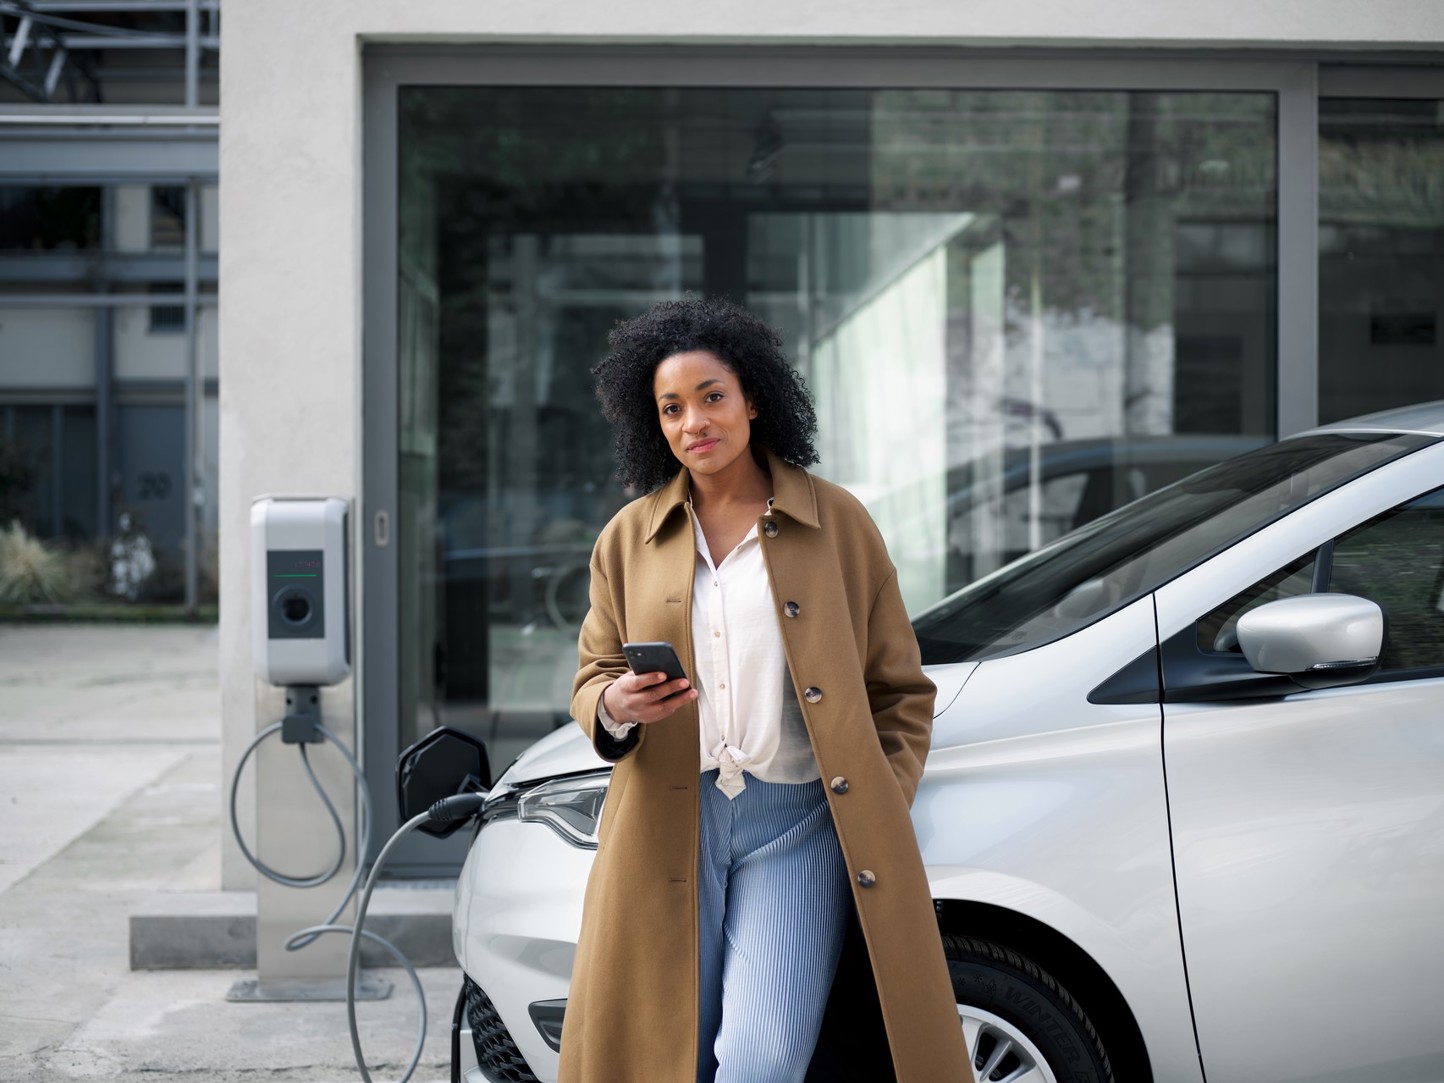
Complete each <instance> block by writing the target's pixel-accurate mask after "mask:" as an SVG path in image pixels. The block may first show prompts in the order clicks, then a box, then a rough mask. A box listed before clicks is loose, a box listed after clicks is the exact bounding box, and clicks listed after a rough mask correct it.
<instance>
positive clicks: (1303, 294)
mask: <svg viewBox="0 0 1444 1083" xmlns="http://www.w3.org/2000/svg"><path fill="white" fill-rule="evenodd" d="M1284 75H1285V77H1284V82H1283V86H1282V87H1281V89H1280V90H1279V95H1278V105H1279V112H1278V133H1279V136H1278V271H1277V273H1278V392H1277V393H1278V402H1277V420H1278V432H1277V433H1276V434H1275V435H1277V436H1279V437H1284V436H1288V435H1289V434H1290V433H1295V432H1301V431H1302V430H1304V429H1309V428H1312V427H1313V426H1315V425H1317V424H1318V423H1319V98H1318V65H1317V64H1314V63H1301V64H1295V65H1290V67H1289V68H1288V69H1287V70H1286V72H1285V73H1284Z"/></svg>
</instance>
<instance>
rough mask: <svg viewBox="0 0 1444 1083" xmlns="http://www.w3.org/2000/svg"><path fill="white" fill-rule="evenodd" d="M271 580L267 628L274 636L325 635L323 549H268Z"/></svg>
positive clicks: (267, 558) (300, 637) (312, 637)
mask: <svg viewBox="0 0 1444 1083" xmlns="http://www.w3.org/2000/svg"><path fill="white" fill-rule="evenodd" d="M266 576H267V579H268V581H269V583H270V591H269V594H270V600H271V604H270V608H269V613H268V615H267V616H268V620H267V624H268V629H267V630H268V632H269V634H270V637H271V638H272V639H324V638H325V636H326V577H325V560H324V554H323V553H322V551H321V550H320V549H279V550H278V549H272V550H269V551H268V552H267V553H266Z"/></svg>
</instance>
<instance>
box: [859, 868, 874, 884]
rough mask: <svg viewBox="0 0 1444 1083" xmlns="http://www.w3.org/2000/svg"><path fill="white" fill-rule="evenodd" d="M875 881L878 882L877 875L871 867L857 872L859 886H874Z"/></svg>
mask: <svg viewBox="0 0 1444 1083" xmlns="http://www.w3.org/2000/svg"><path fill="white" fill-rule="evenodd" d="M875 883H877V877H876V876H874V875H873V874H872V870H871V869H863V870H862V871H861V872H859V873H858V874H857V886H858V887H872V885H873V884H875Z"/></svg>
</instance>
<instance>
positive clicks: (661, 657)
mask: <svg viewBox="0 0 1444 1083" xmlns="http://www.w3.org/2000/svg"><path fill="white" fill-rule="evenodd" d="M622 653H624V654H625V655H626V656H627V664H628V665H630V666H631V667H632V672H633V673H665V674H666V675H667V679H668V680H669V681H675V680H678V679H679V678H686V677H687V672H686V670H684V669H683V668H682V662H681V660H680V659H678V657H677V652H676V651H675V650H673V649H672V644H670V643H623V644H622ZM689 683H690V682H689Z"/></svg>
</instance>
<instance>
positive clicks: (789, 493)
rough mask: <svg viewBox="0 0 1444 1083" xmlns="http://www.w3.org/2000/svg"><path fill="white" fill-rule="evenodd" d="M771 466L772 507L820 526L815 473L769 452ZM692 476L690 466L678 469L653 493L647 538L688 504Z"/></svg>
mask: <svg viewBox="0 0 1444 1083" xmlns="http://www.w3.org/2000/svg"><path fill="white" fill-rule="evenodd" d="M767 469H768V472H769V473H771V475H772V510H773V512H774V513H776V512H781V513H782V514H784V515H786V516H787V517H788V518H790V519H793V520H795V521H796V522H799V523H801V524H802V525H803V526H810V527H814V528H816V527H818V526H820V525H821V524H820V523H819V522H818V521H817V493H816V492H814V491H813V488H812V476H811V475H810V474H808V472H807V471H806V470H803V469H802V468H801V467H798V466H793V465H791V464H790V463H785V462H783V461H782V460H781V459H779V458H778V457H777V456H776V455H774V454H773V453H772V452H771V451H768V452H767ZM690 480H691V478H690V475H689V474H688V473H687V469H686V467H683V468H682V469H681V470H679V471H677V476H676V477H674V478H673V479H672V480H671V481H669V482H667V484H666V485H664V486H662V488H660V489H658V490H657V491H656V492H655V493H653V494H652V496H651V497H650V499H651V501H652V509H651V513H650V515H649V516H648V519H647V538H646V540H647V541H649V542H650V541H651V540H652V539H653V538H655V537H656V536H657V535H658V533H660V532H661V530H662V527H664V526H665V525H666V524H667V520H669V519H671V518H672V516H673V514H675V513H676V512H677V511H678V509H680V508H683V507H685V506H686V504H687V497H688V495H689V491H690V490H689V488H688V482H689V481H690Z"/></svg>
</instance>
